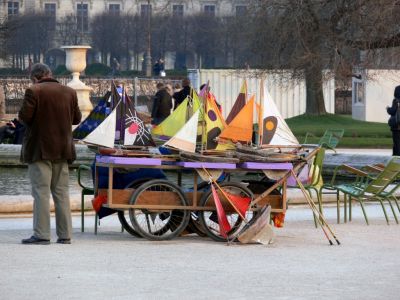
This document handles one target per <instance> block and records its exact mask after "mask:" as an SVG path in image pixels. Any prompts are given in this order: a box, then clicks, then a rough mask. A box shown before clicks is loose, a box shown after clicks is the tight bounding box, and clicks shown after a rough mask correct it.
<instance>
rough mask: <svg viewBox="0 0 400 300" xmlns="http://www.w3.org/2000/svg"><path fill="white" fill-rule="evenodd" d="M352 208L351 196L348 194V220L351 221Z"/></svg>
mask: <svg viewBox="0 0 400 300" xmlns="http://www.w3.org/2000/svg"><path fill="white" fill-rule="evenodd" d="M351 217H352V208H351V196H350V195H349V222H351Z"/></svg>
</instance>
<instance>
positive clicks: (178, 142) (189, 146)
mask: <svg viewBox="0 0 400 300" xmlns="http://www.w3.org/2000/svg"><path fill="white" fill-rule="evenodd" d="M199 112H200V109H198V110H197V111H196V112H195V113H194V115H193V116H192V117H191V118H190V119H189V121H187V122H186V124H185V125H183V127H182V128H181V129H180V130H179V131H178V132H177V133H176V134H175V135H174V136H173V137H172V138H171V139H169V140H168V141H167V142H166V143H165V144H164V146H171V147H174V148H176V149H180V150H183V151H187V152H195V150H196V138H197V124H198V122H199Z"/></svg>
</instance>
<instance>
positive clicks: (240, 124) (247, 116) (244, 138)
mask: <svg viewBox="0 0 400 300" xmlns="http://www.w3.org/2000/svg"><path fill="white" fill-rule="evenodd" d="M253 110H254V96H253V97H251V99H250V101H249V102H247V104H246V105H245V106H244V107H243V109H242V110H241V111H240V112H239V113H238V114H237V115H236V117H235V118H234V119H233V120H232V122H231V123H230V124H229V125H228V126H227V127H226V128H225V129H224V131H222V133H221V134H220V136H219V137H220V138H221V139H227V140H232V141H234V142H236V141H240V142H249V141H251V138H252V135H253Z"/></svg>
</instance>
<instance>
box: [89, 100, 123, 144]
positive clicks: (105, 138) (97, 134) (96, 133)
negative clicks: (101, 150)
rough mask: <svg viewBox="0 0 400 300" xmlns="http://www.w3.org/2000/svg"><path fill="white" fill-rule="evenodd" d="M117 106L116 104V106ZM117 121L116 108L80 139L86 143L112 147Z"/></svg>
mask: <svg viewBox="0 0 400 300" xmlns="http://www.w3.org/2000/svg"><path fill="white" fill-rule="evenodd" d="M116 107H118V105H117V106H116ZM116 122H117V113H116V109H115V108H114V110H113V111H112V112H111V114H110V115H109V116H108V117H107V118H106V119H105V120H104V121H103V122H101V124H100V125H99V126H97V128H96V129H95V130H93V131H92V132H91V133H89V134H88V135H87V136H86V137H85V138H84V139H83V140H82V141H83V142H85V143H88V144H94V145H99V146H104V147H108V148H113V147H114V141H115V124H116Z"/></svg>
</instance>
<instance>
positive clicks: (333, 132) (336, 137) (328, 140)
mask: <svg viewBox="0 0 400 300" xmlns="http://www.w3.org/2000/svg"><path fill="white" fill-rule="evenodd" d="M343 135H344V129H327V130H325V132H324V134H323V136H322V137H321V138H320V139H319V141H318V145H319V146H320V147H323V148H326V149H330V150H333V151H334V152H335V153H336V149H335V148H336V147H337V145H338V144H339V142H340V140H341V138H342V137H343ZM310 137H314V138H316V136H315V135H314V134H312V133H310V132H307V133H306V136H305V139H304V143H303V144H310V143H309V139H310Z"/></svg>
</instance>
